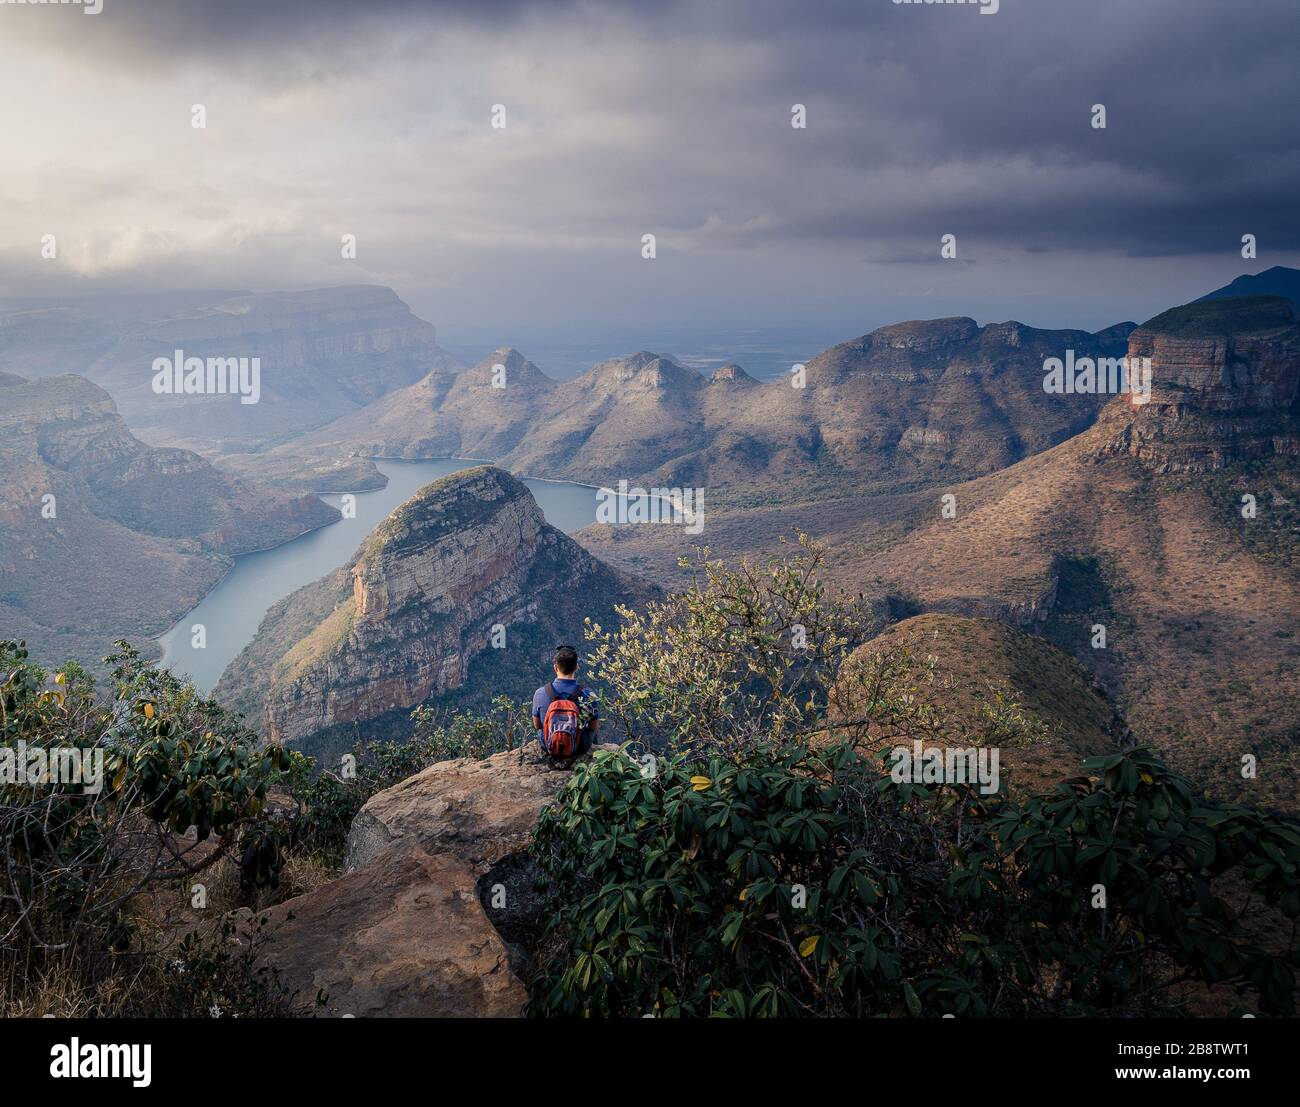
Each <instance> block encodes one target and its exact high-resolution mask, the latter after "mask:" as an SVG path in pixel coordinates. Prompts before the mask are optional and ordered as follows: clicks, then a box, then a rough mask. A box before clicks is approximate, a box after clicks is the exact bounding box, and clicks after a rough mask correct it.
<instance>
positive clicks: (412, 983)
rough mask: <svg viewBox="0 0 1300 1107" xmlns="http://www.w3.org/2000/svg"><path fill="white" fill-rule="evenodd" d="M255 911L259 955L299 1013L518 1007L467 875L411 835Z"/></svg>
mask: <svg viewBox="0 0 1300 1107" xmlns="http://www.w3.org/2000/svg"><path fill="white" fill-rule="evenodd" d="M265 915H266V922H265V924H264V925H263V927H262V934H263V936H264V937H265V939H266V944H265V945H264V946H263V949H262V953H261V957H262V959H263V960H264V961H265V962H267V963H270V964H273V965H275V966H276V968H277V969H278V970H279V973H280V979H281V981H282V982H283V983H284V984H285V985H286V986H287V987H288V989H289V990H290V991H292V992H295V993H296V995H295V997H294V1006H295V1007H296V1008H297V1009H298V1010H300V1011H301V1012H302V1013H303V1014H317V1015H324V1016H334V1017H341V1016H345V1015H354V1016H357V1017H365V1016H381V1017H399V1016H405V1017H423V1018H470V1017H488V1018H501V1017H514V1016H517V1015H519V1014H521V1013H522V1010H523V1005H524V1001H525V999H526V994H525V991H524V986H523V984H522V983H521V982H520V980H519V977H518V976H517V975H516V974H515V973H514V972H513V971H512V969H511V967H510V954H509V951H508V950H507V948H506V945H505V942H504V941H503V940H502V939H501V936H500V935H499V934H498V933H497V931H496V929H495V928H494V927H493V925H492V923H491V922H489V921H488V918H487V916H486V915H485V914H484V911H483V908H482V906H481V905H480V903H479V897H478V892H477V890H476V887H475V879H474V874H473V873H472V872H471V871H470V868H469V866H468V865H466V864H465V863H464V862H462V861H460V860H458V859H457V858H456V857H454V856H452V855H451V854H447V853H441V854H429V853H427V852H426V851H425V850H423V849H421V848H420V846H419V844H418V842H416V841H415V840H414V839H413V838H407V839H404V840H401V841H397V842H394V843H392V844H391V845H390V846H389V847H388V848H387V849H385V850H383V851H381V852H380V853H379V854H378V855H376V856H375V857H374V858H372V859H371V860H370V862H369V863H368V864H366V865H364V866H362V867H360V868H358V869H355V870H354V871H352V872H349V873H346V874H344V875H343V876H342V877H340V878H339V879H338V880H335V881H332V882H331V883H329V884H326V885H324V886H323V887H321V888H318V889H317V890H316V891H314V892H309V893H308V894H307V895H303V896H298V897H296V898H295V899H292V900H289V901H288V902H286V903H282V904H279V905H278V906H276V907H274V908H271V909H270V911H268V912H266V913H265ZM259 917H261V916H259ZM252 925H254V924H253V923H252V920H251V919H249V920H247V921H246V926H252ZM321 993H324V994H325V997H326V998H325V1002H324V1004H323V1005H322V1004H319V1003H318V1002H317V997H318V995H320V994H321Z"/></svg>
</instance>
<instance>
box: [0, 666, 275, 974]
mask: <svg viewBox="0 0 1300 1107" xmlns="http://www.w3.org/2000/svg"><path fill="white" fill-rule="evenodd" d="M106 663H107V664H108V665H109V666H110V667H111V672H112V678H113V685H112V689H111V691H109V692H108V693H107V694H105V695H100V694H99V693H98V691H97V689H96V688H95V686H94V682H93V681H92V679H91V678H90V676H89V675H88V674H87V673H86V672H85V671H84V670H82V669H81V668H80V667H78V666H75V665H69V666H68V667H67V668H65V669H64V670H63V671H62V672H60V673H58V674H56V675H55V676H54V677H53V679H52V680H51V679H50V678H49V676H48V674H46V673H45V672H44V671H43V670H41V669H40V668H39V667H37V666H35V665H33V664H32V663H31V662H30V660H29V659H28V655H27V652H26V650H25V649H24V648H23V645H22V643H20V642H12V641H6V642H0V757H3V758H4V759H5V763H6V764H7V765H9V766H11V767H16V766H17V764H18V763H19V762H23V763H24V764H34V762H33V761H32V758H33V756H34V755H36V756H39V757H44V758H46V759H47V760H48V759H50V758H53V757H56V756H65V755H67V754H69V753H70V752H73V753H75V754H76V755H78V756H87V757H94V756H97V755H102V759H103V761H102V764H103V770H104V771H103V777H102V780H101V781H100V784H101V787H100V788H99V789H98V790H94V789H91V790H88V789H87V788H86V787H85V786H84V784H83V783H81V782H71V781H69V780H67V779H62V780H48V779H46V780H33V779H25V778H24V777H23V775H22V774H17V773H16V772H6V774H5V775H4V776H3V777H0V950H2V951H3V952H2V953H0V967H2V968H3V969H4V976H5V980H6V983H7V985H8V986H7V987H6V991H7V992H8V993H10V994H12V993H13V991H14V988H13V986H12V984H13V981H14V980H15V979H39V978H41V977H42V976H43V975H44V974H46V973H47V972H48V973H54V972H58V973H64V974H66V973H67V972H69V971H71V972H74V973H76V974H79V976H80V979H81V983H82V984H83V985H85V986H86V987H87V988H88V989H91V988H93V987H94V986H95V985H96V983H97V982H101V981H103V980H105V979H107V978H109V977H111V976H112V975H113V974H114V973H115V972H117V971H118V970H119V969H120V968H121V967H122V962H123V961H124V960H125V961H126V962H128V969H129V971H132V972H135V971H138V970H139V966H138V964H136V963H135V962H137V961H138V959H139V956H140V953H141V950H140V947H139V946H138V945H134V944H133V940H134V938H135V937H136V933H135V926H134V921H133V919H132V917H131V914H130V911H129V907H130V905H131V904H132V901H133V900H134V899H135V898H136V897H137V896H139V895H140V894H141V893H142V892H144V891H145V890H147V889H149V888H151V887H156V886H159V885H161V884H164V883H167V882H174V881H178V880H181V879H182V878H189V877H192V876H194V875H196V874H198V873H199V872H201V871H202V870H204V869H207V868H209V867H210V866H212V865H214V864H216V863H217V862H218V861H220V860H221V859H222V858H223V857H226V856H229V855H231V854H232V853H233V852H234V851H236V850H237V849H238V845H239V842H240V839H241V837H243V836H244V834H245V832H246V831H247V830H248V828H250V827H252V826H254V825H255V824H258V823H259V822H261V821H263V815H264V811H265V804H266V797H267V789H268V787H269V785H270V783H271V781H272V779H273V778H274V777H275V775H276V773H277V771H278V769H279V767H280V766H282V765H283V764H284V757H283V752H282V751H281V750H280V748H279V747H276V746H271V747H266V748H262V747H261V746H260V743H259V740H258V739H257V736H256V735H255V734H253V733H252V732H251V731H248V730H247V729H246V728H245V727H244V726H243V724H242V723H241V722H240V721H239V720H238V719H237V718H236V717H235V716H232V715H230V714H228V713H226V712H225V711H223V710H222V709H221V708H220V707H219V706H218V705H217V704H216V703H214V702H212V701H210V700H206V699H203V698H202V697H200V696H198V695H197V694H196V693H195V691H194V689H193V687H192V686H191V685H188V684H185V683H183V682H181V681H179V680H177V679H176V678H175V677H173V676H172V675H171V674H170V673H168V672H166V671H161V670H158V669H155V668H154V667H153V666H151V665H149V664H147V663H145V662H143V661H142V660H141V659H140V658H139V656H138V655H137V654H136V652H135V651H134V650H132V649H131V648H130V647H128V646H127V645H126V644H125V643H119V652H118V653H117V654H114V655H112V656H111V657H109V658H107V659H106ZM190 830H193V834H187V832H188V831H190ZM211 840H215V845H213V844H212V841H211ZM250 864H251V866H252V867H251V869H250V870H249V872H248V878H249V879H250V880H251V881H253V882H256V883H267V882H270V881H272V880H274V877H275V871H274V870H275V869H276V868H277V866H278V864H279V854H278V851H276V850H268V851H260V852H256V853H255V854H254V855H253V857H252V859H251V862H250Z"/></svg>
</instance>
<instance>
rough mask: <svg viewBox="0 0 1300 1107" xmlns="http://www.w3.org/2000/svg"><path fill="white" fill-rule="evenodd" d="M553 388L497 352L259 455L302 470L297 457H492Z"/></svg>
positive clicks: (524, 428) (440, 371)
mask: <svg viewBox="0 0 1300 1107" xmlns="http://www.w3.org/2000/svg"><path fill="white" fill-rule="evenodd" d="M497 366H501V369H500V370H498V369H497ZM559 387H560V385H559V384H557V383H556V382H555V381H553V380H551V379H550V378H549V377H547V376H545V375H544V374H543V373H542V371H541V370H540V369H538V368H537V366H535V365H534V364H533V363H532V362H530V361H528V360H527V359H525V358H524V357H523V356H522V355H521V354H520V353H519V352H518V351H517V350H513V349H510V348H509V347H502V348H500V349H497V350H494V351H493V352H492V353H490V354H489V355H488V356H487V357H485V358H484V359H483V360H482V361H480V362H479V363H478V364H477V365H475V366H473V367H472V368H470V369H467V370H465V371H464V372H461V373H455V372H452V371H450V370H449V369H446V368H444V367H441V366H439V367H437V368H435V369H433V370H432V371H431V372H429V373H428V374H427V375H425V376H424V377H423V378H422V379H421V380H419V381H417V382H416V383H415V384H412V385H409V386H408V387H406V388H402V389H399V390H398V391H396V392H392V393H390V394H389V395H387V396H385V397H383V398H382V399H380V400H377V401H376V402H375V403H373V404H370V405H368V406H366V407H364V408H362V409H361V410H359V411H356V412H354V413H353V414H351V415H347V416H344V417H343V418H342V419H338V420H336V421H334V422H333V423H331V424H329V426H327V427H324V428H322V429H321V430H319V431H317V432H315V433H313V434H309V435H306V436H304V437H303V438H302V439H299V440H297V441H294V442H291V443H289V444H287V445H286V446H285V447H284V448H283V449H280V450H275V451H271V452H270V453H268V454H267V455H263V456H265V457H266V458H267V459H268V460H270V461H271V462H272V464H279V465H287V467H289V468H292V467H293V466H296V465H300V464H301V458H302V455H303V454H309V455H311V456H313V457H316V458H329V457H339V456H344V455H345V454H350V453H356V454H360V455H364V456H376V457H468V458H491V457H495V456H497V455H499V454H504V453H508V452H509V451H510V450H511V448H512V447H513V446H514V445H515V444H516V443H518V442H519V440H520V439H521V438H523V437H524V435H525V434H527V432H528V430H529V423H530V421H531V420H534V419H536V418H537V416H538V413H539V411H541V410H544V409H545V407H546V404H547V400H548V398H549V397H550V396H551V394H552V393H553V392H554V390H556V389H558V388H559Z"/></svg>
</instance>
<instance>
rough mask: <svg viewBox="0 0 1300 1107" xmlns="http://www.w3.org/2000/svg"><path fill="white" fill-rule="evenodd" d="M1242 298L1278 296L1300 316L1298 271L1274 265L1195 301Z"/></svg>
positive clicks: (1199, 302) (1299, 275)
mask: <svg viewBox="0 0 1300 1107" xmlns="http://www.w3.org/2000/svg"><path fill="white" fill-rule="evenodd" d="M1242 296H1280V297H1282V299H1284V300H1286V301H1288V302H1289V303H1290V304H1291V308H1292V310H1293V311H1295V312H1296V313H1297V314H1300V269H1289V268H1287V267H1286V266H1285V265H1275V266H1273V268H1272V269H1265V270H1264V271H1263V272H1262V273H1253V274H1248V275H1243V276H1240V277H1238V278H1237V279H1236V280H1234V281H1232V282H1230V283H1229V284H1226V285H1224V286H1223V287H1222V288H1216V289H1215V290H1214V291H1213V292H1211V293H1209V294H1208V295H1205V296H1202V297H1201V298H1200V299H1199V300H1197V301H1196V303H1198V304H1202V303H1204V302H1205V301H1206V300H1227V299H1235V298H1239V297H1242Z"/></svg>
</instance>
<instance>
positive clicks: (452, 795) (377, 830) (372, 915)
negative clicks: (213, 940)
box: [262, 742, 613, 1018]
mask: <svg viewBox="0 0 1300 1107" xmlns="http://www.w3.org/2000/svg"><path fill="white" fill-rule="evenodd" d="M598 748H601V749H611V748H613V747H609V746H605V747H598ZM569 777H570V773H569V771H568V770H566V769H562V768H558V767H556V766H554V765H552V763H551V762H550V760H549V759H548V758H546V757H544V756H543V755H542V754H541V751H540V749H539V747H538V746H537V743H536V742H530V743H529V744H528V745H527V746H525V747H524V748H523V749H522V750H518V749H516V750H507V751H506V752H504V753H498V754H496V755H494V756H492V757H489V758H487V759H485V760H482V761H477V760H474V759H473V758H461V759H458V760H455V761H441V762H438V763H436V764H434V765H431V766H429V768H427V769H425V770H424V771H423V772H421V773H418V774H416V775H415V776H412V777H410V778H408V779H406V780H404V781H402V782H401V783H400V784H396V785H394V786H393V787H391V788H388V789H386V790H385V791H383V792H380V793H378V794H377V795H375V796H372V797H371V798H370V801H369V802H368V803H367V804H366V805H365V807H363V808H362V809H361V811H360V813H359V814H358V815H357V817H356V819H355V820H354V821H353V824H352V832H351V834H350V835H349V837H348V846H347V859H346V862H345V865H344V872H343V875H342V876H341V877H340V878H339V879H338V880H335V881H333V882H331V883H329V884H326V885H324V886H323V887H321V888H318V889H317V890H316V891H314V892H311V893H308V894H307V895H304V896H299V897H297V898H296V899H292V900H289V901H288V902H286V903H283V904H280V905H279V906H278V907H275V908H273V909H272V910H271V911H269V912H266V913H264V914H266V916H267V921H266V923H265V925H264V926H263V927H262V933H263V935H264V936H265V937H266V938H267V942H266V945H265V947H264V951H263V956H264V958H265V960H266V962H267V963H269V964H273V965H275V967H276V968H277V969H278V970H279V972H280V978H281V981H282V983H284V984H285V985H286V986H287V987H288V988H289V990H291V991H294V992H296V993H297V996H296V999H295V1003H296V1005H297V1007H298V1008H299V1010H301V1011H302V1012H303V1013H306V1014H313V1013H314V1014H318V1015H332V1016H339V1015H349V1014H350V1015H356V1016H358V1017H362V1016H367V1015H371V1016H402V1015H405V1016H424V1017H431V1018H436V1017H471V1016H473V1017H504V1016H515V1015H519V1014H522V1012H523V1006H524V1001H525V998H526V996H525V992H524V986H523V984H522V982H521V975H522V973H523V971H524V965H525V954H524V952H523V950H522V949H520V948H519V947H518V946H517V945H516V944H514V942H513V940H512V939H513V938H514V937H516V936H518V935H521V934H527V935H529V936H530V937H535V936H536V934H537V932H538V929H539V927H540V922H541V912H542V907H543V902H544V901H543V900H542V899H541V898H540V896H539V893H538V891H537V888H536V878H537V875H538V874H537V870H536V868H535V866H534V864H533V862H532V861H531V859H529V857H528V855H527V853H526V850H527V846H528V842H529V838H530V836H531V834H532V830H533V827H534V826H535V825H536V823H537V817H538V815H539V814H540V813H541V810H542V808H543V807H544V806H545V805H546V804H548V803H549V802H551V800H553V799H554V798H555V796H556V795H557V794H558V793H559V791H560V789H561V788H563V787H564V785H565V783H566V782H567V781H568V780H569ZM321 992H324V993H326V994H327V999H326V1002H325V1003H324V1004H323V1005H322V1004H318V1003H317V996H318V994H319V993H321Z"/></svg>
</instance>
